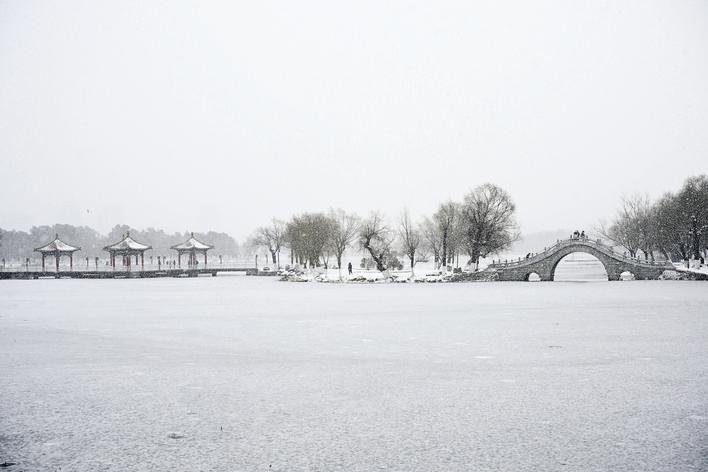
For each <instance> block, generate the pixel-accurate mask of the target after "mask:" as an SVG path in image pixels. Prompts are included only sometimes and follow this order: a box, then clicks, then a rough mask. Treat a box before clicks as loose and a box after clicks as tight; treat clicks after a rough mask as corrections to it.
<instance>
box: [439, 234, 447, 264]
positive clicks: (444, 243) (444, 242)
mask: <svg viewBox="0 0 708 472" xmlns="http://www.w3.org/2000/svg"><path fill="white" fill-rule="evenodd" d="M440 259H441V260H442V263H443V264H444V265H445V266H447V230H445V231H443V238H442V257H441V258H440Z"/></svg>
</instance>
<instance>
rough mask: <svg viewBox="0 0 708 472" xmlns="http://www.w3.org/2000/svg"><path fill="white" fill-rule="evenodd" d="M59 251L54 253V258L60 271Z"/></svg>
mask: <svg viewBox="0 0 708 472" xmlns="http://www.w3.org/2000/svg"><path fill="white" fill-rule="evenodd" d="M59 257H60V256H59V253H56V254H55V255H54V258H55V259H56V264H57V273H59Z"/></svg>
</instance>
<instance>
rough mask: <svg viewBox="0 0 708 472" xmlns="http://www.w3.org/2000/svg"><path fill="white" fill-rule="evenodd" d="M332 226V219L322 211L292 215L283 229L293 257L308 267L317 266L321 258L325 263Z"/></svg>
mask: <svg viewBox="0 0 708 472" xmlns="http://www.w3.org/2000/svg"><path fill="white" fill-rule="evenodd" d="M333 226H334V225H333V222H332V220H331V219H330V218H328V217H327V216H325V215H324V214H322V213H304V214H302V215H299V216H294V217H293V218H292V220H291V221H290V222H288V224H287V226H286V230H285V239H286V240H287V242H288V245H289V246H290V249H291V250H292V252H293V257H294V259H296V260H297V262H298V263H300V264H309V267H318V266H319V265H320V260H321V259H322V260H324V262H325V264H326V258H327V250H328V248H329V245H330V240H331V237H332V232H333V231H332V230H333Z"/></svg>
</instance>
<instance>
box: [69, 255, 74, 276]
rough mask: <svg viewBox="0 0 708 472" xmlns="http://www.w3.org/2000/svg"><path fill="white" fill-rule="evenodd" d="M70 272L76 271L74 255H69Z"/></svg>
mask: <svg viewBox="0 0 708 472" xmlns="http://www.w3.org/2000/svg"><path fill="white" fill-rule="evenodd" d="M69 270H70V271H71V272H73V271H74V254H73V253H72V254H69Z"/></svg>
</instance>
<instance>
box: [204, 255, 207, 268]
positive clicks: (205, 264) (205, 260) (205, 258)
mask: <svg viewBox="0 0 708 472" xmlns="http://www.w3.org/2000/svg"><path fill="white" fill-rule="evenodd" d="M206 266H207V252H206V251H204V268H205V269H206Z"/></svg>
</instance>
